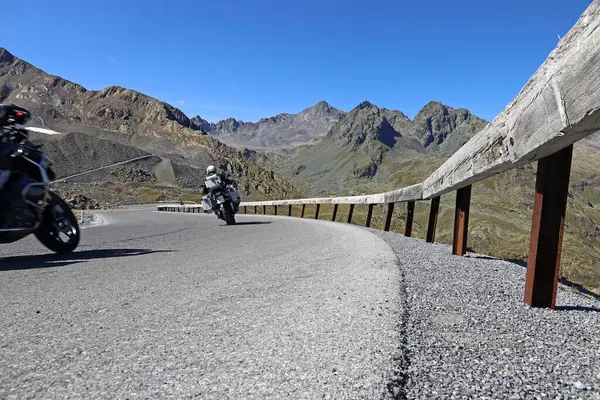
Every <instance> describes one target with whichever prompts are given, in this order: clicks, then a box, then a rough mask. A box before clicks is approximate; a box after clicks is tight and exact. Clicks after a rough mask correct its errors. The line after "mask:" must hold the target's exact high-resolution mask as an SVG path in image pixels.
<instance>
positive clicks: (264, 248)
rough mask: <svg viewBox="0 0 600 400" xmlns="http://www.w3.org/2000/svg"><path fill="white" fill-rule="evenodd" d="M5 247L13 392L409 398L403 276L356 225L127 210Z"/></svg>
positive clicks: (18, 395) (3, 348)
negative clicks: (50, 244)
mask: <svg viewBox="0 0 600 400" xmlns="http://www.w3.org/2000/svg"><path fill="white" fill-rule="evenodd" d="M101 217H102V219H103V220H104V224H102V225H98V226H90V227H87V228H85V229H84V230H82V243H81V246H80V248H79V249H78V250H77V252H75V253H73V254H71V255H69V256H66V257H65V256H63V257H59V256H56V255H50V254H48V252H47V251H46V250H45V248H44V247H42V246H41V245H40V244H39V243H38V242H37V241H36V240H35V238H28V239H26V240H23V241H21V242H18V243H15V244H13V245H2V246H0V282H1V286H0V288H1V289H0V320H1V321H2V325H1V327H0V398H15V399H22V398H31V397H36V398H55V397H61V398H64V397H76V398H82V397H84V398H111V399H112V398H130V399H131V398H165V397H171V398H188V397H194V396H199V397H201V398H219V399H224V398H236V399H237V398H261V399H262V398H284V397H292V398H311V399H314V398H379V397H380V396H382V395H384V396H391V395H390V394H389V393H388V392H392V393H394V394H396V395H398V394H399V390H400V389H399V388H397V387H396V388H395V387H394V382H395V381H396V380H397V379H398V378H397V377H396V376H395V372H394V371H397V369H398V366H399V364H400V359H401V355H400V354H398V353H399V351H400V350H399V348H400V343H401V315H402V313H403V310H402V302H403V301H404V299H403V296H402V295H401V276H400V271H399V269H398V268H397V265H396V256H395V254H394V252H393V251H392V250H391V248H390V247H389V245H388V244H386V243H385V242H384V241H383V240H382V239H380V238H378V237H377V236H375V235H373V234H372V233H370V232H368V231H366V230H364V229H360V228H357V227H353V226H351V225H346V224H337V223H330V222H325V221H314V220H301V219H295V218H287V217H272V216H244V215H241V216H238V222H239V224H238V225H235V226H226V225H225V224H224V223H223V221H220V220H218V219H217V218H216V217H215V216H213V215H198V214H175V213H173V214H171V213H159V212H154V211H116V212H111V213H105V214H102V215H101Z"/></svg>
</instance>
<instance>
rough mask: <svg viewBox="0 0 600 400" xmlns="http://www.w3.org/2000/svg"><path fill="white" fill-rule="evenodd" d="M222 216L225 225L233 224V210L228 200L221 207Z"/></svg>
mask: <svg viewBox="0 0 600 400" xmlns="http://www.w3.org/2000/svg"><path fill="white" fill-rule="evenodd" d="M223 216H224V217H225V223H226V224H227V225H233V224H235V215H234V212H233V205H232V204H231V202H228V203H227V204H226V205H225V206H224V207H223Z"/></svg>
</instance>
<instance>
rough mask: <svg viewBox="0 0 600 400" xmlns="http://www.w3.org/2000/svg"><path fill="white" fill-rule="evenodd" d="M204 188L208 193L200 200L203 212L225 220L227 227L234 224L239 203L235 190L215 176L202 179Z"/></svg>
mask: <svg viewBox="0 0 600 400" xmlns="http://www.w3.org/2000/svg"><path fill="white" fill-rule="evenodd" d="M204 186H205V187H206V189H207V191H208V192H209V195H208V196H206V197H204V198H203V199H202V206H203V208H204V212H205V213H209V212H211V211H212V212H213V213H214V214H215V215H216V216H217V218H219V219H222V220H225V223H226V224H227V225H233V224H235V214H236V212H237V211H238V209H237V205H238V204H239V201H240V196H239V194H238V191H237V189H236V188H235V187H233V186H232V185H231V184H229V185H228V184H227V183H226V182H225V181H223V180H222V179H221V178H220V177H219V176H218V175H216V174H214V175H210V176H207V177H206V178H204Z"/></svg>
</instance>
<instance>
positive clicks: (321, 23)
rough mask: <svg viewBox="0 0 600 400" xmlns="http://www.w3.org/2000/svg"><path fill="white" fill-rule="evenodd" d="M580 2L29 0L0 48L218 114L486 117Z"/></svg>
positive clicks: (570, 20) (520, 81)
mask: <svg viewBox="0 0 600 400" xmlns="http://www.w3.org/2000/svg"><path fill="white" fill-rule="evenodd" d="M590 3H591V0H456V1H453V2H450V1H441V0H418V1H416V0H415V1H403V0H389V1H388V0H370V1H366V0H363V1H355V0H349V1H341V0H269V1H267V0H227V1H226V0H220V1H219V0H211V1H204V0H195V1H194V0H179V1H178V0H174V1H164V0H162V1H156V0H145V1H141V0H119V1H116V0H103V1H99V2H98V1H82V0H53V1H48V0H33V1H31V2H28V4H27V6H26V7H25V9H23V8H22V7H19V6H16V5H15V6H13V7H3V9H2V15H3V18H2V24H1V25H0V26H1V29H2V31H1V33H0V46H2V47H6V48H7V49H8V50H9V51H11V52H12V53H14V54H15V55H16V56H18V57H20V58H23V59H25V60H26V61H29V62H31V63H33V64H34V65H36V66H38V67H39V68H42V69H44V70H45V71H47V72H49V73H52V74H55V75H60V76H62V77H64V78H66V79H69V80H71V81H74V82H77V83H80V84H82V85H83V86H85V87H86V88H88V89H101V88H103V87H106V86H110V85H120V86H125V87H128V88H131V89H135V90H139V91H141V92H143V93H146V94H148V95H151V96H153V97H156V98H158V99H160V100H163V101H166V102H168V103H171V104H173V105H175V106H177V107H179V108H180V109H181V110H183V111H184V112H185V113H186V114H188V115H189V116H190V117H191V116H194V115H196V114H200V115H201V116H202V117H204V118H206V119H208V120H210V121H216V120H219V119H224V118H227V117H234V118H237V119H241V120H244V121H256V120H258V119H259V118H261V117H266V116H272V115H275V114H277V113H280V112H289V113H296V112H299V111H300V110H302V109H304V108H306V107H309V106H311V105H313V104H314V103H316V102H318V101H320V100H326V101H327V102H329V103H330V104H331V105H333V106H334V107H338V108H341V109H344V110H346V111H349V110H350V109H352V108H353V107H355V106H356V105H357V104H358V103H360V102H361V101H363V100H368V101H370V102H372V103H374V104H377V105H378V106H380V107H386V108H391V109H399V110H402V111H403V112H404V113H406V114H407V115H408V116H409V117H411V118H412V117H414V115H415V114H416V113H417V112H418V111H419V110H420V109H421V108H422V107H423V106H424V105H425V104H426V103H427V102H429V101H431V100H438V101H442V102H443V103H445V104H448V105H450V106H453V107H465V108H469V109H470V110H471V111H473V112H474V113H475V114H477V115H479V116H481V117H483V118H486V119H488V120H491V119H492V118H493V117H494V116H496V115H497V114H498V113H499V112H500V111H502V109H503V108H504V107H505V106H506V104H508V103H509V102H510V101H511V100H512V99H513V98H514V96H515V95H516V94H517V93H518V91H519V90H520V89H521V88H522V87H523V85H524V84H525V82H526V81H527V80H528V79H529V77H530V76H531V75H532V74H533V73H534V72H535V70H536V69H537V68H538V67H539V65H540V64H541V63H542V62H543V61H544V60H545V59H546V57H547V56H548V54H549V53H550V52H551V51H552V49H554V47H556V45H557V43H558V40H559V39H558V35H560V36H561V37H562V36H563V35H564V34H565V33H566V32H568V30H569V29H570V28H571V27H572V26H573V24H575V22H576V21H577V19H578V18H579V16H580V15H581V13H582V12H583V11H584V10H585V9H586V8H587V7H588V6H589V4H590Z"/></svg>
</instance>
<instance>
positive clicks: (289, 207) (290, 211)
mask: <svg viewBox="0 0 600 400" xmlns="http://www.w3.org/2000/svg"><path fill="white" fill-rule="evenodd" d="M291 216H292V205H291V204H288V217H291Z"/></svg>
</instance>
